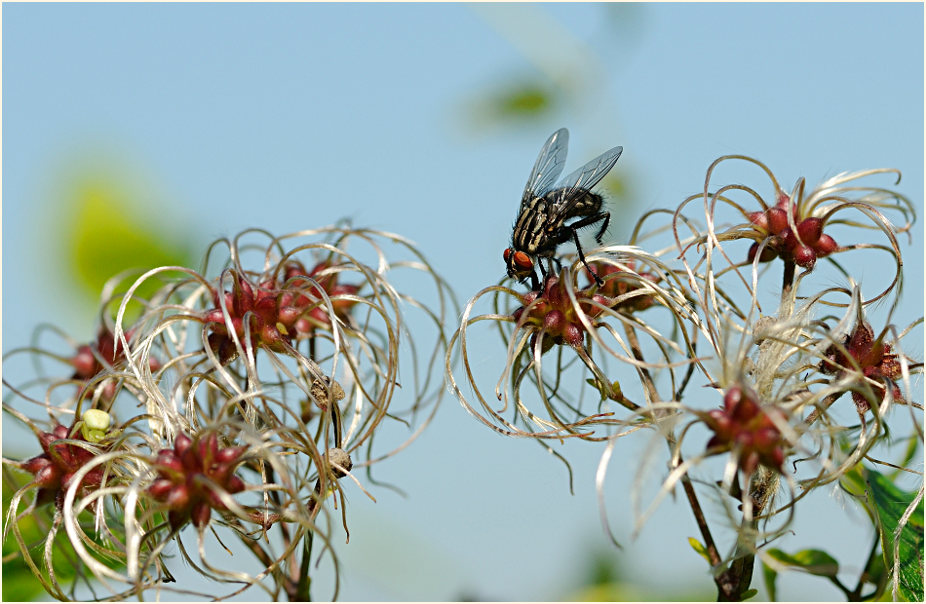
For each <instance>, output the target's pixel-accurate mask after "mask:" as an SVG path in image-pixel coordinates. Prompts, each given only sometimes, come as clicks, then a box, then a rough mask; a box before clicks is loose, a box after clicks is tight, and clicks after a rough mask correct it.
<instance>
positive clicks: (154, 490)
mask: <svg viewBox="0 0 926 604" xmlns="http://www.w3.org/2000/svg"><path fill="white" fill-rule="evenodd" d="M173 488H174V483H173V482H171V481H170V480H168V479H166V478H159V479H157V480H155V481H154V482H152V483H151V486H150V487H148V493H149V494H150V495H151V496H152V497H154V498H155V499H157V500H158V501H164V500H165V499H167V495H168V494H169V493H170V491H171V489H173Z"/></svg>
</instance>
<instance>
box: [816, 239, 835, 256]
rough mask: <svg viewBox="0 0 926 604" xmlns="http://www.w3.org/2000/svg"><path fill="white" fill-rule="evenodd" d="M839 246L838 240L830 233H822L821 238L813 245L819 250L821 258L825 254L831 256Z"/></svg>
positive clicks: (818, 254)
mask: <svg viewBox="0 0 926 604" xmlns="http://www.w3.org/2000/svg"><path fill="white" fill-rule="evenodd" d="M838 248H839V246H838V245H836V241H835V240H833V238H832V237H830V236H829V235H826V234H824V235H820V239H818V240H817V243H816V244H815V245H814V246H813V249H814V250H815V251H816V252H817V256H819V257H820V258H822V257H824V256H829V255H830V254H832V253H833V252H835V251H836V250H837V249H838Z"/></svg>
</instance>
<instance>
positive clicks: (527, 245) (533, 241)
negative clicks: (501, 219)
mask: <svg viewBox="0 0 926 604" xmlns="http://www.w3.org/2000/svg"><path fill="white" fill-rule="evenodd" d="M554 218H555V217H554V216H553V214H552V213H551V212H550V206H549V203H548V202H547V200H546V199H544V198H543V197H534V198H533V199H531V201H530V203H529V204H527V205H526V206H524V208H523V209H522V210H521V213H520V214H519V215H518V220H517V222H515V225H514V231H513V232H512V236H511V242H512V247H514V249H516V250H522V251H525V252H527V253H528V254H536V253H538V251H543V247H544V244H545V243H546V239H547V237H548V234H547V232H546V231H547V229H548V228H549V227H550V221H551V220H553V219H554Z"/></svg>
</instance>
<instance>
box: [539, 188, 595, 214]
mask: <svg viewBox="0 0 926 604" xmlns="http://www.w3.org/2000/svg"><path fill="white" fill-rule="evenodd" d="M566 197H568V199H565V198H566ZM545 198H546V199H548V200H549V201H550V202H551V204H552V205H554V206H557V205H560V206H569V209H568V210H566V212H565V215H564V216H563V219H566V218H572V217H574V216H591V215H592V214H597V213H598V212H599V211H601V204H602V202H603V201H604V199H603V198H602V197H601V195H599V194H597V193H592V192H591V191H589V190H588V189H574V190H570V189H553V190H552V191H550V192H549V193H547V194H546V196H545Z"/></svg>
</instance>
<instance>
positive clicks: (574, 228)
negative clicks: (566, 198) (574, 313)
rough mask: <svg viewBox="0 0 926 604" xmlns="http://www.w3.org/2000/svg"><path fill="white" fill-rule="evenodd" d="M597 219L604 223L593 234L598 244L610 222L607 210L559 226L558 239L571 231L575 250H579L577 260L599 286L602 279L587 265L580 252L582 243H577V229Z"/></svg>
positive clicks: (566, 236)
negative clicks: (559, 234)
mask: <svg viewBox="0 0 926 604" xmlns="http://www.w3.org/2000/svg"><path fill="white" fill-rule="evenodd" d="M598 221H603V223H604V224H602V226H601V228H600V229H598V233H597V234H596V235H595V241H597V242H598V243H599V244H600V243H601V238H602V237H603V236H604V232H605V231H606V230H607V228H608V224H609V223H610V222H611V214H609V213H608V212H601V213H599V214H594V215H592V216H586V217H585V218H583V219H582V220H578V221H576V222H573V223H572V224H567V225H565V226H563V227H561V229H562V230H561V233H562V234H561V236H560V240H561V241H565V240H566V239H568V238H569V235H570V232H571V234H572V239H573V241H575V244H576V250H578V251H579V260H581V261H582V264H583V266H585V270H587V271H588V272H589V274H590V275H591V276H592V277H594V278H595V283H597V284H598V285H599V286H601V285H603V284H604V281H602V280H601V277H599V276H598V273H596V272H595V271H593V270H592V267H590V266H589V265H588V262H586V261H585V254H583V253H582V244H580V243H579V229H581V228H582V227H586V226H589V225H591V224H595V223H596V222H598Z"/></svg>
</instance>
